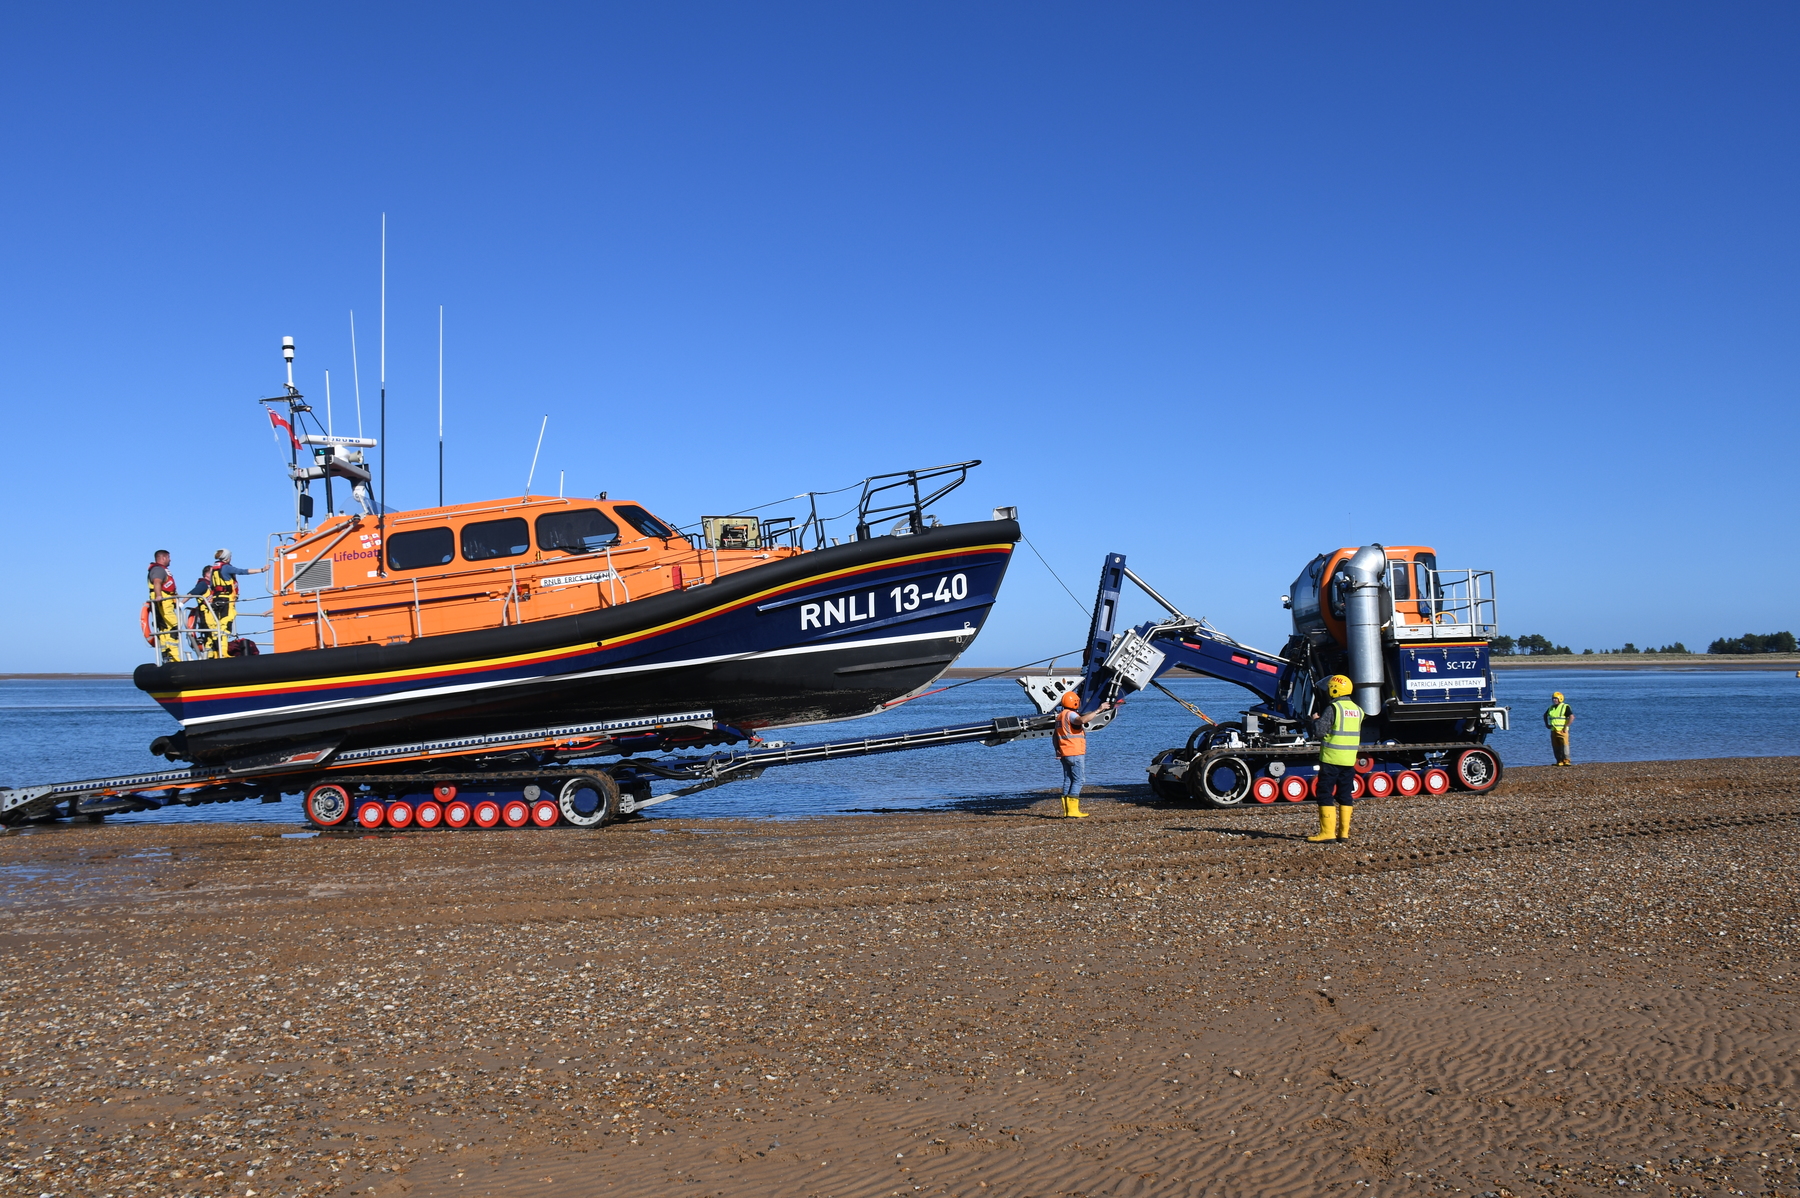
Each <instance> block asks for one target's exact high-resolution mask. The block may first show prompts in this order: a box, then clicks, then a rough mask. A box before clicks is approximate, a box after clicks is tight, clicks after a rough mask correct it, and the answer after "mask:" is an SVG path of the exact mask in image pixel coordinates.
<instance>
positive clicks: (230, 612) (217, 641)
mask: <svg viewBox="0 0 1800 1198" xmlns="http://www.w3.org/2000/svg"><path fill="white" fill-rule="evenodd" d="M222 602H223V604H224V607H225V610H224V611H222V612H220V611H216V610H214V608H213V603H214V600H210V599H202V600H201V601H200V604H199V610H200V626H201V627H202V628H205V629H207V631H206V632H205V633H203V634H201V637H200V650H201V652H203V653H205V654H206V655H207V656H208V657H225V656H227V655H228V654H229V652H230V645H231V632H232V626H233V625H234V624H236V623H237V604H236V603H234V602H232V601H231V600H229V599H226V600H223V601H222Z"/></svg>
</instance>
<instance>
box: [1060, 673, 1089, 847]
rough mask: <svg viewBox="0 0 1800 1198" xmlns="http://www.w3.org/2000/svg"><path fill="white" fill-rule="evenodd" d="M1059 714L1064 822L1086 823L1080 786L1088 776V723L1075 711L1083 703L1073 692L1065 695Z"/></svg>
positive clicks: (1065, 692) (1064, 693)
mask: <svg viewBox="0 0 1800 1198" xmlns="http://www.w3.org/2000/svg"><path fill="white" fill-rule="evenodd" d="M1059 702H1060V703H1061V704H1062V706H1060V707H1058V708H1057V710H1056V738H1055V740H1053V741H1052V742H1051V743H1052V744H1053V745H1055V747H1056V759H1057V760H1058V761H1060V762H1061V763H1062V772H1063V791H1062V807H1063V810H1062V813H1063V818H1064V819H1086V818H1087V816H1088V813H1087V812H1085V811H1083V810H1082V809H1081V783H1082V781H1083V779H1084V778H1085V777H1086V776H1087V721H1086V720H1085V719H1083V718H1082V717H1081V714H1080V713H1079V712H1078V711H1077V710H1076V709H1077V708H1078V707H1080V706H1081V699H1080V697H1079V696H1077V695H1076V694H1075V692H1074V691H1064V692H1063V697H1062V699H1061V700H1059Z"/></svg>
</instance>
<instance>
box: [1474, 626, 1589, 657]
mask: <svg viewBox="0 0 1800 1198" xmlns="http://www.w3.org/2000/svg"><path fill="white" fill-rule="evenodd" d="M1488 652H1489V653H1491V654H1493V655H1494V656H1496V657H1537V656H1549V655H1552V654H1555V655H1561V656H1565V657H1566V656H1568V655H1570V654H1572V653H1574V652H1575V650H1573V649H1571V648H1569V647H1568V646H1567V645H1559V644H1556V643H1555V642H1554V641H1552V640H1551V639H1550V638H1549V637H1547V636H1539V635H1538V634H1537V633H1535V632H1534V633H1532V634H1531V635H1529V636H1521V637H1516V638H1515V637H1510V636H1497V637H1495V638H1494V639H1493V640H1491V641H1489V642H1488Z"/></svg>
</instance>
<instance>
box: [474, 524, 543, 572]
mask: <svg viewBox="0 0 1800 1198" xmlns="http://www.w3.org/2000/svg"><path fill="white" fill-rule="evenodd" d="M530 551H531V533H530V531H529V530H528V529H527V528H526V525H525V518H524V517H523V516H514V517H513V518H512V519H510V520H482V521H480V522H479V523H476V524H465V525H463V530H462V555H463V559H464V560H465V561H471V562H485V561H488V560H489V559H491V558H496V557H521V556H523V555H524V554H526V553H529V552H530Z"/></svg>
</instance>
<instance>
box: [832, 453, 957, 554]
mask: <svg viewBox="0 0 1800 1198" xmlns="http://www.w3.org/2000/svg"><path fill="white" fill-rule="evenodd" d="M979 465H981V459H980V458H975V459H974V460H972V461H967V462H952V463H950V464H949V465H947V466H931V467H928V468H927V469H924V470H902V471H900V472H898V473H896V474H877V475H875V476H874V477H872V478H865V479H864V480H863V485H862V502H861V503H860V504H858V505H857V509H856V539H857V540H859V541H866V540H868V539H869V538H870V537H872V536H875V535H876V534H875V532H874V530H873V527H872V526H873V525H874V524H875V523H876V522H877V521H885V520H889V519H894V524H895V531H899V526H900V523H901V522H902V521H904V522H905V524H906V531H907V532H909V533H921V532H924V531H925V509H926V508H927V507H929V506H931V505H932V504H934V503H936V502H937V501H938V500H940V499H942V498H943V497H944V496H946V495H948V494H949V493H950V492H952V491H954V490H956V488H958V487H960V486H962V485H963V483H965V482H967V481H968V479H969V471H970V469H971V468H973V467H975V466H979ZM946 479H948V480H949V481H947V482H946V481H943V480H946ZM896 517H897V519H895V518H896Z"/></svg>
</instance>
